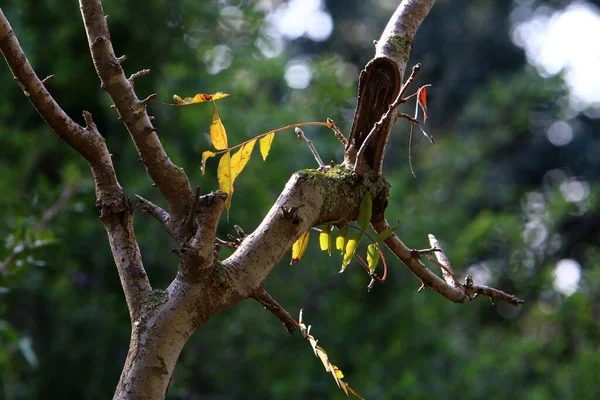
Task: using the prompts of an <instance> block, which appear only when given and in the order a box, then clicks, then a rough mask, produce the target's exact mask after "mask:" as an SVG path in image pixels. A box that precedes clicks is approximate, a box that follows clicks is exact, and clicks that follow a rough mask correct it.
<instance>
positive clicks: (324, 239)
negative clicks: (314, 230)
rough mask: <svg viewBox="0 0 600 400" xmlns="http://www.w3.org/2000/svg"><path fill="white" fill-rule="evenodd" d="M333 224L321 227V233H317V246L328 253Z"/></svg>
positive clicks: (329, 251)
mask: <svg viewBox="0 0 600 400" xmlns="http://www.w3.org/2000/svg"><path fill="white" fill-rule="evenodd" d="M332 228H333V226H331V225H327V226H326V227H325V228H323V229H321V233H320V234H319V246H321V250H323V251H327V252H328V253H329V255H331V242H332V239H331V229H332Z"/></svg>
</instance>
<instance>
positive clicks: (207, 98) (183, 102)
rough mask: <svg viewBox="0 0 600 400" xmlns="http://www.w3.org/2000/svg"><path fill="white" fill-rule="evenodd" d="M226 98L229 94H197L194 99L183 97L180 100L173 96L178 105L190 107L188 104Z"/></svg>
mask: <svg viewBox="0 0 600 400" xmlns="http://www.w3.org/2000/svg"><path fill="white" fill-rule="evenodd" d="M227 96H229V94H227V93H223V92H217V93H214V94H205V93H198V94H197V95H195V96H194V97H185V98H183V99H182V98H181V97H179V96H177V95H176V94H174V95H173V100H175V101H176V102H177V103H178V104H181V105H190V104H198V103H204V102H207V101H215V100H219V99H222V98H223V97H227Z"/></svg>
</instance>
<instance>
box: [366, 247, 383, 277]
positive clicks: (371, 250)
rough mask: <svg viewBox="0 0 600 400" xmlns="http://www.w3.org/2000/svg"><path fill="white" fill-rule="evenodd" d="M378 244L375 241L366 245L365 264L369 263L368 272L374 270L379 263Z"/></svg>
mask: <svg viewBox="0 0 600 400" xmlns="http://www.w3.org/2000/svg"><path fill="white" fill-rule="evenodd" d="M379 256H380V254H379V246H377V244H376V243H372V244H370V245H368V246H367V264H369V272H371V273H373V272H375V269H377V264H378V263H379Z"/></svg>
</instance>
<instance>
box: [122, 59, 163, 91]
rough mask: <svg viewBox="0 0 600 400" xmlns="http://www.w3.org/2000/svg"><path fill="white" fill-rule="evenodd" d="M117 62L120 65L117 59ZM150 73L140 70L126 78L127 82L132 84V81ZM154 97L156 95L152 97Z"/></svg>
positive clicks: (147, 70)
mask: <svg viewBox="0 0 600 400" xmlns="http://www.w3.org/2000/svg"><path fill="white" fill-rule="evenodd" d="M117 61H119V63H121V61H120V58H117ZM149 73H150V70H149V69H142V70H140V71H138V72H136V73H134V74H131V76H130V77H129V78H128V81H129V82H131V83H133V81H134V80H136V79H137V78H139V77H141V76H144V75H148V74H149ZM154 97H156V95H154Z"/></svg>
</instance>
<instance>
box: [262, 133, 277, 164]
mask: <svg viewBox="0 0 600 400" xmlns="http://www.w3.org/2000/svg"><path fill="white" fill-rule="evenodd" d="M274 137H275V132H272V133H269V134H268V135H267V136H265V137H264V138H262V139H260V140H259V145H260V154H261V155H262V158H263V161H264V160H266V159H267V156H268V155H269V151H270V150H271V144H273V138H274Z"/></svg>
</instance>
